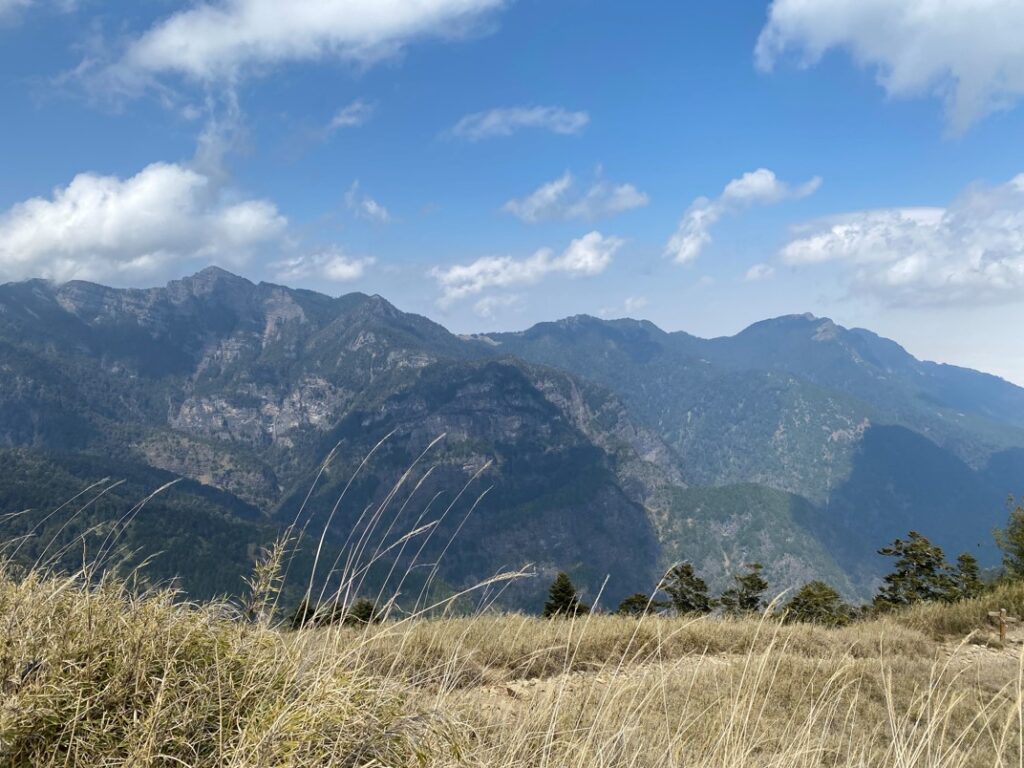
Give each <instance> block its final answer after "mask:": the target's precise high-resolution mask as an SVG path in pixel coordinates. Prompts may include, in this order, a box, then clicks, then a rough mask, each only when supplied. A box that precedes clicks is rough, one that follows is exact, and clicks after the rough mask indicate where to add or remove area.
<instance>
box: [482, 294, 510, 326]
mask: <svg viewBox="0 0 1024 768" xmlns="http://www.w3.org/2000/svg"><path fill="white" fill-rule="evenodd" d="M521 304H522V297H521V296H518V295H516V294H509V295H506V296H484V297H483V298H482V299H480V300H479V301H478V302H477V303H476V304H474V305H473V312H474V313H476V315H477V316H479V317H482V318H483V319H484V320H493V319H494V316H495V315H496V314H498V312H499V311H500V310H502V309H510V308H512V307H518V306H520V305H521Z"/></svg>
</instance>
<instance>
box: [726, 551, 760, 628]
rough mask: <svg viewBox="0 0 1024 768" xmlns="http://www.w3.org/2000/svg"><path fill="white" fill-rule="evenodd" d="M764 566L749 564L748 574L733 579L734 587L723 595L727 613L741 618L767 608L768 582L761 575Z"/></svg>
mask: <svg viewBox="0 0 1024 768" xmlns="http://www.w3.org/2000/svg"><path fill="white" fill-rule="evenodd" d="M763 570H764V566H763V565H761V563H748V564H747V572H746V573H742V574H738V575H736V576H734V577H733V581H734V582H735V583H734V584H733V586H731V587H729V589H727V590H725V592H723V593H722V597H721V598H720V600H719V602H721V604H722V607H723V608H724V609H725V612H726V613H729V614H732V615H734V616H739V615H742V614H745V613H757V612H758V611H761V610H762V609H763V608H764V607H765V602H764V593H765V591H767V589H768V582H767V581H765V579H764V577H763V576H762V575H761V571H763Z"/></svg>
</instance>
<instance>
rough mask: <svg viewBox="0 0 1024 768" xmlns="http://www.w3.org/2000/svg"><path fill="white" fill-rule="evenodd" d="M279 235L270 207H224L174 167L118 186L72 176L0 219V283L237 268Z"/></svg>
mask: <svg viewBox="0 0 1024 768" xmlns="http://www.w3.org/2000/svg"><path fill="white" fill-rule="evenodd" d="M286 227H287V220H286V219H285V217H284V216H282V215H281V214H280V213H279V212H278V210H277V208H276V207H275V205H274V204H273V203H271V202H269V201H266V200H234V199H231V198H230V196H228V195H227V194H225V193H224V191H223V190H222V189H221V188H220V186H219V184H217V183H216V182H215V181H214V180H213V179H211V178H210V177H209V176H208V175H205V174H203V173H201V172H199V171H196V170H193V169H190V168H186V167H183V166H180V165H174V164H169V163H154V164H153V165H149V166H147V167H146V168H144V169H143V170H141V171H140V172H139V173H137V174H136V175H135V176H132V177H130V178H127V179H122V178H118V177H116V176H100V175H97V174H93V173H82V174H79V175H78V176H76V177H75V178H74V179H73V180H72V181H71V183H70V184H68V185H67V186H66V187H61V188H58V189H55V190H54V191H53V193H52V195H51V196H50V197H48V198H43V197H36V198H31V199H29V200H25V201H24V202H21V203H18V204H16V205H15V206H13V207H12V208H10V209H9V210H7V211H6V212H4V213H3V214H0V277H2V278H3V279H7V280H18V279H24V278H28V277H45V278H49V279H53V280H58V281H64V280H71V279H90V280H105V281H112V282H119V281H125V280H134V279H138V278H142V277H149V276H155V275H159V274H162V273H163V272H165V271H166V270H167V269H168V268H169V267H171V266H172V265H173V266H174V267H175V268H177V267H179V266H180V263H181V262H182V261H183V260H198V259H204V260H212V259H216V260H218V261H225V262H228V263H241V262H242V261H244V260H245V259H246V258H247V257H248V256H249V255H250V254H251V253H252V252H253V251H254V250H255V249H257V248H258V247H260V246H262V245H265V244H267V243H271V242H275V241H278V240H279V239H280V238H281V237H282V236H283V234H284V232H285V229H286Z"/></svg>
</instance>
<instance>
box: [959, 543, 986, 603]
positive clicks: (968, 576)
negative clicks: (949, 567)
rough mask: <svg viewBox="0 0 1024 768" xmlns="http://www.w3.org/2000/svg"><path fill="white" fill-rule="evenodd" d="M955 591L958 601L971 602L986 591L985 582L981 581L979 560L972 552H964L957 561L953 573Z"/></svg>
mask: <svg viewBox="0 0 1024 768" xmlns="http://www.w3.org/2000/svg"><path fill="white" fill-rule="evenodd" d="M953 591H954V593H955V599H957V600H970V599H971V598H972V597H978V596H979V595H980V594H981V593H982V592H984V591H985V582H983V581H982V580H981V569H979V568H978V560H977V558H975V556H974V555H972V554H971V553H970V552H962V553H961V554H960V556H959V557H958V558H957V559H956V570H955V571H953Z"/></svg>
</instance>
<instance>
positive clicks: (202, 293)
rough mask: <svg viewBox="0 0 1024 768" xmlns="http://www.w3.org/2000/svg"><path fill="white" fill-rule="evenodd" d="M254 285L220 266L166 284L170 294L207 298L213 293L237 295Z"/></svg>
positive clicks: (247, 290) (244, 292) (180, 296)
mask: <svg viewBox="0 0 1024 768" xmlns="http://www.w3.org/2000/svg"><path fill="white" fill-rule="evenodd" d="M255 287H256V286H255V284H253V283H252V282H250V281H249V280H247V279H246V278H244V277H241V276H239V275H236V274H234V273H233V272H228V271H227V270H226V269H222V268H221V267H217V266H209V267H206V268H205V269H202V270H200V271H199V272H196V273H195V274H194V275H190V276H188V277H183V278H181V279H180V280H172V281H171V282H169V283H168V284H167V291H168V293H169V294H170V295H171V296H174V297H178V298H182V297H183V296H193V297H195V298H207V297H210V296H213V295H214V294H218V295H225V294H226V295H230V296H236V297H237V296H241V295H243V294H246V293H248V292H249V291H251V290H252V289H253V288H255Z"/></svg>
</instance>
